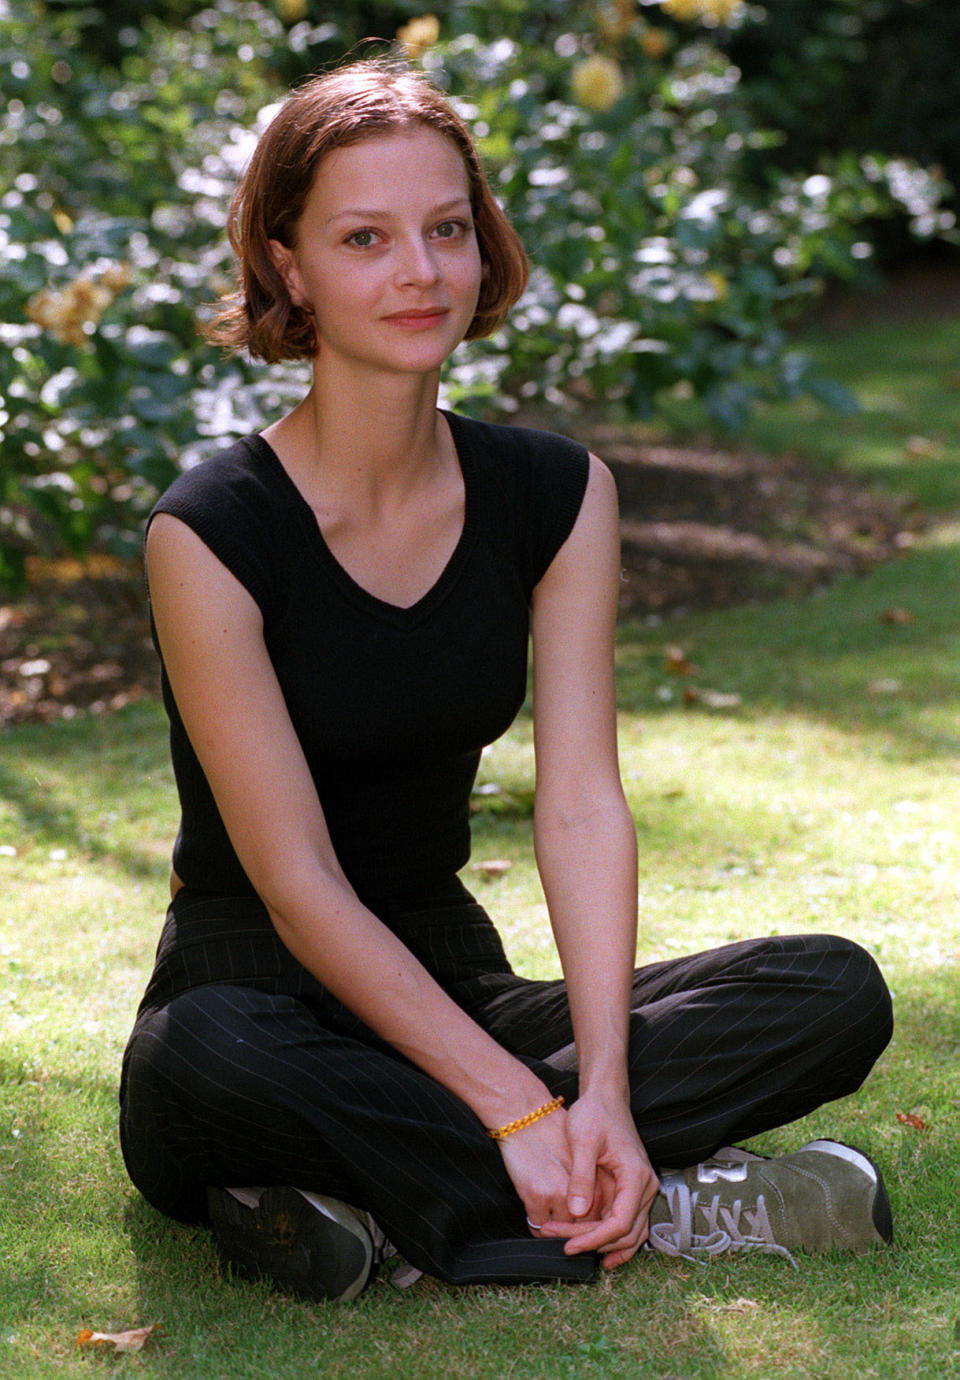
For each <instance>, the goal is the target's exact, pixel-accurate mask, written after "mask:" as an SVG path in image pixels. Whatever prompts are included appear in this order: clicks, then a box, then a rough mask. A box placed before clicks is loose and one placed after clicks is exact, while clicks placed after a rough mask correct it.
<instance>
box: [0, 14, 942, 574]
mask: <svg viewBox="0 0 960 1380" xmlns="http://www.w3.org/2000/svg"><path fill="white" fill-rule="evenodd" d="M172 2H173V6H174V7H173V8H172V9H171V7H170V3H168V5H167V6H166V7H165V8H164V7H160V8H159V10H154V9H152V8H151V9H148V8H146V7H144V6H140V7H139V8H138V9H135V10H131V11H129V12H128V11H126V10H125V11H123V13H122V14H121V13H120V11H117V12H116V14H115V13H114V10H113V7H112V6H111V5H109V4H105V3H102V4H101V6H100V8H99V9H96V8H88V7H75V6H71V5H63V4H60V5H53V4H50V3H47V4H45V3H43V0H0V84H2V89H3V90H4V92H5V93H6V95H7V103H6V107H5V109H4V111H3V113H2V115H0V188H2V191H0V321H2V322H5V323H6V324H4V325H0V344H2V345H3V346H4V347H5V349H4V350H3V351H0V437H2V445H3V460H4V464H3V470H2V474H0V579H2V580H5V581H6V582H8V583H9V582H11V581H15V580H16V579H18V578H19V577H20V576H21V575H22V571H23V563H24V557H25V555H26V553H28V552H29V551H32V550H37V549H42V548H43V546H44V544H45V543H46V545H47V546H48V547H50V548H55V549H60V548H63V547H65V548H66V549H68V550H70V551H72V552H74V553H76V554H82V553H83V552H84V551H86V550H87V549H89V548H90V547H91V546H92V545H97V546H99V547H106V548H109V549H113V550H117V551H121V552H129V551H132V550H134V549H136V548H137V546H138V544H139V531H140V527H141V524H142V519H143V517H144V514H145V512H146V511H147V509H148V507H149V505H150V504H151V502H152V501H153V498H154V496H155V494H156V491H157V489H158V488H161V487H163V486H164V485H165V484H166V483H167V482H169V480H170V479H171V478H172V477H173V475H174V474H175V473H176V471H177V469H178V467H179V466H181V465H184V464H189V463H191V462H192V461H193V460H195V459H196V458H198V457H199V456H200V455H201V454H203V453H204V452H205V451H206V450H209V449H211V448H213V446H214V445H216V444H218V443H220V442H221V441H222V440H223V439H224V438H226V437H230V436H232V435H235V434H238V433H241V432H243V431H247V430H250V429H253V428H256V427H259V426H261V425H263V424H264V422H265V421H266V420H267V419H268V418H270V417H271V416H273V415H275V414H276V413H277V411H278V410H279V409H281V408H282V407H283V406H284V405H285V403H286V402H289V401H290V400H291V399H292V397H293V396H294V395H295V393H296V392H297V391H298V390H299V389H301V388H302V387H303V383H304V378H305V375H304V372H303V370H302V369H296V368H293V367H291V368H290V369H279V370H278V369H272V370H270V371H262V370H259V369H255V368H253V367H252V366H251V365H249V364H248V363H246V362H244V361H241V360H226V359H224V358H223V357H222V356H221V355H220V354H219V353H217V352H216V351H214V350H212V349H210V348H209V347H207V346H205V345H204V344H203V343H202V341H201V340H200V339H199V338H198V335H197V331H196V318H197V313H198V312H199V311H201V310H202V308H203V305H204V303H207V302H209V301H210V299H211V298H212V297H213V296H215V295H216V294H217V292H218V291H219V290H220V289H221V288H222V287H223V285H224V284H225V283H226V281H227V275H228V273H229V271H230V265H229V260H228V254H227V249H226V245H225V242H224V238H223V234H222V226H223V221H224V218H225V213H226V204H227V200H228V197H229V193H230V190H231V188H232V186H233V184H234V182H235V179H236V175H237V173H238V171H239V169H240V168H241V166H242V165H243V163H244V161H245V159H246V157H247V156H248V153H249V150H250V148H251V143H252V137H253V136H252V135H251V133H250V130H251V129H252V128H253V126H254V124H255V122H256V119H257V115H258V112H259V110H260V109H261V107H263V106H264V105H265V104H267V103H268V102H270V101H272V100H276V99H278V98H279V97H280V95H281V93H282V91H283V89H284V88H285V87H286V86H287V85H288V84H289V83H290V82H291V81H292V80H295V79H296V78H297V77H298V76H299V75H301V74H303V73H304V72H306V71H310V70H314V69H316V68H317V67H318V66H320V65H321V64H323V63H327V62H330V61H333V60H334V59H336V58H337V57H339V56H340V55H341V54H342V53H343V52H344V51H346V50H349V49H350V48H352V47H353V46H354V45H355V44H356V43H357V42H358V40H359V39H361V38H362V37H363V35H364V34H366V33H369V32H371V28H372V27H373V25H374V24H375V25H377V26H378V27H379V26H383V27H381V30H380V31H381V32H387V34H388V35H389V33H390V32H391V27H390V26H397V25H403V26H404V27H403V30H402V32H403V35H404V38H405V40H406V44H407V47H408V51H409V52H410V54H411V56H414V55H416V57H417V59H418V60H421V61H422V62H423V64H424V65H425V66H426V67H427V69H428V70H429V71H430V73H431V75H432V76H433V77H434V78H435V79H436V80H437V81H439V82H440V83H441V84H443V85H445V86H446V87H447V89H448V90H449V91H450V93H451V96H452V98H453V99H454V100H455V101H456V102H457V103H458V104H459V105H460V106H461V108H462V109H463V110H464V112H465V113H466V114H467V115H468V116H469V117H470V118H471V121H472V123H473V124H474V127H475V129H476V130H477V133H478V136H479V138H480V142H481V145H482V148H483V150H484V153H485V156H486V158H487V160H488V162H489V166H490V169H491V173H492V176H493V178H494V184H495V186H496V188H497V191H498V193H499V194H500V195H501V196H502V198H503V200H504V202H505V204H506V206H507V209H508V211H509V213H510V214H511V216H512V217H513V219H514V220H515V222H516V224H517V226H518V229H519V230H520V232H521V235H522V236H523V238H524V240H525V242H526V243H527V245H528V247H529V249H530V251H531V255H532V258H533V260H534V263H535V265H536V267H535V271H534V275H533V278H532V281H531V286H530V289H529V291H528V293H527V294H526V296H525V298H524V299H523V301H522V302H521V303H520V304H519V307H518V309H517V311H516V314H515V316H514V318H513V320H512V322H511V323H510V324H509V325H508V326H507V327H506V328H505V329H504V330H503V331H502V332H500V333H499V334H498V336H497V337H496V338H495V339H494V340H492V341H489V342H478V343H477V344H476V345H475V346H473V347H470V348H469V349H466V350H464V351H463V353H462V356H458V359H457V361H456V362H455V363H454V364H453V365H452V366H451V368H450V371H449V374H448V378H447V382H446V387H447V393H448V397H449V399H450V400H451V401H452V402H455V403H457V404H458V405H461V406H463V407H465V408H471V409H473V410H482V409H483V408H484V407H485V406H486V405H488V404H489V403H490V402H491V401H496V402H497V403H498V405H500V406H503V405H506V406H512V405H516V404H517V403H523V402H531V403H535V402H541V401H542V402H545V403H547V404H549V405H550V406H552V407H564V408H570V407H573V406H576V405H577V404H579V403H581V402H584V401H589V402H594V403H598V404H603V405H604V406H607V407H619V408H621V409H623V410H624V411H626V412H628V413H629V414H631V415H638V414H649V413H650V412H651V411H652V410H653V409H654V408H655V407H656V406H657V403H658V400H659V399H660V398H661V397H662V396H663V395H664V394H665V393H666V392H668V391H669V390H677V389H681V390H688V391H692V392H693V393H695V394H696V395H697V396H699V397H700V398H702V400H703V402H704V403H705V405H706V406H707V408H708V409H709V411H710V412H711V413H712V414H713V416H714V417H716V418H718V419H719V420H721V421H723V422H725V423H728V424H731V425H735V424H736V423H737V422H738V421H740V420H741V419H742V418H743V417H744V416H745V415H746V413H747V411H748V410H749V407H750V406H751V403H752V402H753V401H754V400H755V399H756V398H757V397H759V396H762V395H763V394H764V393H784V392H786V393H795V392H797V391H798V390H801V389H809V390H812V391H813V392H814V393H816V394H818V395H819V396H820V397H822V398H824V399H827V400H832V401H834V402H838V401H842V398H841V397H840V395H839V393H838V391H837V390H836V389H834V388H833V387H832V386H831V385H830V384H829V382H828V381H825V380H818V379H816V378H813V377H812V376H811V375H810V372H809V370H808V369H807V368H806V365H805V364H804V363H803V361H802V360H800V359H798V358H797V356H796V355H795V354H794V353H792V352H790V351H789V350H787V349H786V348H785V339H784V330H783V327H784V322H785V320H786V319H787V317H788V316H789V313H790V311H791V310H796V309H797V308H798V306H799V305H800V304H802V303H803V302H804V301H806V300H807V299H808V298H809V297H810V295H811V294H812V293H814V292H815V291H816V290H817V287H818V284H819V283H820V281H821V280H822V278H823V277H824V276H825V275H828V274H829V275H837V274H841V275H842V274H848V273H851V272H854V271H855V270H856V268H857V266H858V264H860V263H862V262H863V261H864V259H865V258H866V257H868V256H869V250H870V247H869V244H868V242H867V241H866V239H865V238H864V237H863V235H862V232H861V231H860V230H859V229H858V228H857V227H858V226H859V224H860V222H862V221H863V220H864V218H867V217H869V218H874V217H876V216H880V215H883V214H886V213H888V212H890V211H891V210H892V209H893V207H894V206H895V205H896V204H897V202H898V198H899V200H900V201H904V200H910V199H912V200H913V201H914V202H917V201H918V200H919V201H920V202H921V203H922V206H921V208H920V209H921V210H923V211H924V212H925V213H930V214H933V212H932V211H931V210H930V208H931V207H933V206H935V202H936V196H937V192H938V189H937V186H936V184H935V181H934V180H932V179H931V178H930V177H929V176H927V175H925V174H923V173H922V172H921V171H919V170H911V169H909V168H908V167H907V165H906V164H903V163H902V162H898V163H896V164H893V163H885V162H884V160H882V159H876V158H875V159H872V160H865V159H863V158H859V159H858V158H857V157H855V156H853V155H849V154H844V153H841V154H839V155H837V156H835V157H833V158H832V159H831V160H828V161H826V162H821V164H820V165H819V166H818V167H817V169H816V171H815V173H813V174H812V175H811V174H809V173H804V172H793V171H783V170H779V171H771V172H769V173H767V172H766V171H764V175H763V179H762V183H760V184H758V174H757V167H758V165H759V166H761V167H762V166H763V160H765V159H766V157H767V155H768V154H769V151H770V150H771V148H772V147H774V145H775V144H776V143H777V141H778V139H779V136H778V135H777V134H776V133H770V132H768V131H766V130H765V129H763V128H761V127H759V126H758V124H757V122H756V119H755V117H754V114H753V110H752V107H751V104H750V101H749V100H748V99H746V98H745V95H744V90H743V87H742V84H741V83H740V80H739V74H738V71H737V69H736V68H735V67H734V66H733V64H732V63H731V62H730V61H729V59H728V58H727V57H726V56H725V54H724V52H723V50H722V48H721V47H719V46H718V44H717V42H716V41H715V40H716V38H717V37H718V32H717V31H716V29H715V27H714V28H711V27H710V25H711V24H714V23H715V21H716V20H717V19H718V17H723V16H721V15H720V11H719V9H718V7H720V8H721V9H724V10H725V11H730V12H731V13H729V14H726V18H731V17H732V11H733V10H734V9H735V8H736V7H735V5H734V3H733V0H664V5H663V11H666V12H667V15H666V19H664V15H663V13H662V12H661V10H660V9H659V8H654V7H652V6H650V5H645V7H644V8H642V9H637V8H635V6H634V4H633V3H632V0H601V3H599V4H598V6H597V7H596V8H593V9H586V10H585V9H583V8H582V7H581V6H578V5H576V4H574V3H573V0H553V2H552V3H551V4H550V5H547V6H541V7H531V6H529V5H528V4H526V3H525V0H500V3H499V5H498V6H495V7H491V6H489V5H485V6H481V5H479V4H475V3H472V0H471V2H470V3H466V4H463V3H458V4H456V5H451V6H450V7H449V13H448V15H447V16H446V17H445V18H444V20H443V22H442V23H438V22H436V21H433V22H429V21H428V20H427V19H424V18H423V17H422V16H419V15H418V13H417V6H416V4H415V3H402V4H396V5H394V4H381V5H379V6H378V7H377V8H375V9H374V8H371V7H370V6H367V5H364V4H361V3H345V4H344V5H343V6H342V7H341V8H340V10H338V17H337V18H336V19H335V20H328V19H323V20H318V19H317V17H316V14H315V10H314V0H276V6H277V7H276V10H272V9H269V8H267V7H266V6H265V5H263V4H261V3H257V0H216V3H215V4H213V5H211V6H208V7H207V8H205V9H202V10H200V11H198V12H196V13H193V14H192V16H191V17H190V18H189V19H188V20H187V21H185V22H184V21H182V19H181V15H182V14H184V13H190V10H191V5H190V0H172ZM691 5H692V6H693V10H692V11H691V18H692V19H694V20H696V21H697V22H696V24H695V25H694V24H692V23H691V21H690V19H688V20H682V19H680V18H677V15H678V14H679V13H680V11H682V10H683V9H684V7H685V6H686V7H687V8H688V9H689V7H690V6H691ZM671 15H672V17H671ZM125 16H128V18H127V17H125ZM164 16H172V18H173V19H174V20H175V21H176V22H165V18H164ZM111 20H112V27H111V46H110V50H109V52H108V54H107V58H108V61H106V62H104V61H103V60H102V59H101V58H100V57H98V56H97V47H96V44H95V43H94V42H93V41H92V39H93V37H94V36H95V35H96V34H98V33H101V34H102V32H103V30H104V27H105V25H108V21H111ZM132 21H135V22H132ZM373 31H376V29H374V30H373ZM438 35H439V39H440V41H439V42H437V43H434V42H433V40H434V38H436V37H437V36H438ZM362 51H363V49H362ZM898 178H899V181H898V180H897V179H898ZM914 210H915V211H916V210H917V207H916V206H914Z"/></svg>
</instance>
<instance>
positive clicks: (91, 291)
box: [26, 264, 130, 348]
mask: <svg viewBox="0 0 960 1380" xmlns="http://www.w3.org/2000/svg"><path fill="white" fill-rule="evenodd" d="M129 281H130V270H129V268H128V267H127V265H126V264H111V265H109V266H108V267H107V268H106V269H104V271H103V272H102V274H101V275H100V281H99V282H98V281H97V279H96V278H94V277H92V275H91V274H89V273H81V274H79V276H78V277H76V278H74V280H73V282H72V283H68V284H67V286H66V287H65V288H64V289H63V291H62V292H53V291H51V289H50V288H43V289H42V291H40V292H36V293H34V295H33V296H32V297H31V298H30V300H29V302H28V303H27V306H26V316H27V319H28V320H29V321H33V322H35V323H36V324H37V325H38V326H40V327H42V328H43V330H45V331H47V332H48V334H50V335H52V336H53V338H54V340H59V342H60V344H61V345H76V346H77V347H78V348H79V347H81V346H83V345H86V344H87V343H88V341H89V339H90V334H91V331H92V329H93V328H95V327H96V326H97V325H98V324H99V321H100V318H101V317H102V316H103V313H104V312H105V311H106V309H107V307H109V305H110V303H111V302H112V301H113V299H114V297H115V296H116V294H117V293H118V292H120V291H121V290H122V289H123V288H125V287H126V286H127V284H128V283H129Z"/></svg>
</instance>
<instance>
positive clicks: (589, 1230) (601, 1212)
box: [528, 1092, 659, 1270]
mask: <svg viewBox="0 0 960 1380" xmlns="http://www.w3.org/2000/svg"><path fill="white" fill-rule="evenodd" d="M563 1129H564V1134H565V1139H566V1141H567V1145H568V1147H569V1155H570V1160H569V1163H570V1171H569V1178H568V1188H567V1196H566V1202H565V1204H564V1206H565V1207H566V1209H567V1216H566V1219H564V1218H562V1217H558V1216H557V1215H556V1212H555V1211H554V1212H553V1213H551V1214H549V1215H548V1216H547V1217H546V1218H543V1219H541V1218H538V1217H533V1219H532V1220H533V1221H535V1222H537V1223H539V1224H541V1225H540V1230H539V1231H538V1233H537V1235H540V1236H544V1237H548V1236H554V1237H567V1238H569V1245H568V1247H567V1252H568V1254H570V1255H576V1254H580V1253H582V1252H584V1251H599V1252H600V1253H601V1254H602V1255H603V1264H604V1268H605V1269H608V1270H612V1269H614V1268H615V1267H616V1266H617V1265H622V1264H623V1263H624V1262H625V1261H627V1260H630V1259H631V1258H632V1257H633V1256H634V1255H635V1254H636V1252H637V1250H638V1249H639V1247H640V1246H641V1245H642V1244H643V1242H644V1241H645V1240H646V1239H647V1234H648V1222H647V1219H648V1217H649V1213H650V1205H651V1204H652V1202H653V1199H654V1196H655V1194H656V1192H657V1188H658V1187H659V1180H658V1179H657V1176H656V1174H655V1173H654V1171H653V1167H652V1166H651V1164H650V1160H649V1158H648V1157H647V1152H646V1150H645V1149H644V1148H643V1143H642V1141H641V1140H640V1137H639V1136H638V1134H637V1130H636V1126H635V1125H634V1122H633V1117H632V1116H631V1114H630V1109H629V1107H628V1106H627V1105H626V1104H625V1102H623V1101H622V1099H619V1098H614V1097H604V1096H601V1095H598V1094H595V1093H589V1092H587V1093H585V1094H584V1095H583V1096H581V1097H580V1098H579V1099H578V1100H577V1101H576V1102H575V1103H574V1104H573V1106H572V1107H571V1108H570V1110H569V1112H568V1113H567V1115H566V1116H565V1118H564V1123H563ZM528 1216H530V1214H528Z"/></svg>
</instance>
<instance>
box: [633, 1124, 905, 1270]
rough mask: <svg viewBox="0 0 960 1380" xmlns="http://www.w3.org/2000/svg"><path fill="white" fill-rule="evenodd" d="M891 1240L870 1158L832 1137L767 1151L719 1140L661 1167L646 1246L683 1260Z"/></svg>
mask: <svg viewBox="0 0 960 1380" xmlns="http://www.w3.org/2000/svg"><path fill="white" fill-rule="evenodd" d="M892 1240H893V1220H892V1217H891V1214H890V1200H889V1198H888V1197H887V1191H886V1188H885V1187H884V1183H883V1178H882V1177H881V1174H880V1171H879V1169H878V1168H877V1166H876V1165H875V1164H874V1163H873V1161H872V1160H870V1159H868V1157H867V1156H866V1155H864V1154H863V1153H862V1152H861V1151H859V1150H854V1149H853V1148H852V1147H851V1146H849V1145H842V1144H841V1143H840V1142H839V1141H835V1140H812V1141H810V1143H809V1144H808V1145H804V1146H802V1147H801V1149H799V1150H798V1151H796V1153H795V1154H792V1155H781V1156H779V1157H778V1158H776V1159H765V1158H764V1157H763V1156H761V1155H754V1154H751V1153H750V1152H749V1151H748V1150H740V1149H737V1148H724V1149H722V1150H718V1151H717V1153H716V1154H715V1155H714V1156H713V1157H712V1158H711V1159H709V1160H706V1161H705V1162H704V1163H703V1164H696V1165H691V1166H690V1167H689V1168H688V1169H682V1170H677V1171H668V1172H666V1173H664V1174H663V1176H662V1177H661V1180H660V1191H659V1193H658V1194H657V1197H656V1199H655V1200H654V1205H653V1208H652V1210H651V1213H650V1237H649V1242H648V1245H649V1246H650V1247H651V1249H653V1250H656V1251H662V1252H663V1254H664V1255H672V1256H683V1257H684V1259H687V1260H690V1259H698V1258H699V1259H703V1258H704V1257H710V1256H714V1255H722V1254H724V1253H725V1252H727V1251H740V1250H751V1249H752V1250H761V1251H765V1252H768V1253H770V1254H772V1255H781V1256H783V1257H785V1258H786V1259H788V1260H789V1261H790V1262H791V1263H792V1264H793V1265H794V1266H796V1261H795V1260H794V1259H793V1255H792V1252H793V1251H806V1252H808V1253H810V1254H817V1253H818V1252H820V1251H829V1250H845V1251H865V1250H867V1249H869V1248H870V1247H871V1246H882V1245H884V1244H889V1243H890V1242H892Z"/></svg>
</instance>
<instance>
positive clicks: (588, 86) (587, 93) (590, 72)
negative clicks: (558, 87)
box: [571, 53, 624, 110]
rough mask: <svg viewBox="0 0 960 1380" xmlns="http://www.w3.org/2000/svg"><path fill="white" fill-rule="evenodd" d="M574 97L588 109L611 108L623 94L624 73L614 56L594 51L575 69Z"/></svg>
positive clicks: (572, 81) (573, 78)
mask: <svg viewBox="0 0 960 1380" xmlns="http://www.w3.org/2000/svg"><path fill="white" fill-rule="evenodd" d="M571 83H572V86H573V95H574V98H575V99H576V100H577V101H579V103H580V104H581V105H582V106H586V108H587V109H588V110H609V109H610V107H611V106H613V105H616V103H617V101H618V100H619V99H620V97H621V96H622V95H623V90H624V86H623V73H622V72H621V71H620V64H619V63H617V62H614V60H613V58H609V57H603V56H602V55H601V54H600V53H594V54H593V56H592V57H588V58H584V60H583V61H582V62H578V63H577V65H576V67H575V68H574V69H573V77H572V78H571Z"/></svg>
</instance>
